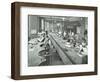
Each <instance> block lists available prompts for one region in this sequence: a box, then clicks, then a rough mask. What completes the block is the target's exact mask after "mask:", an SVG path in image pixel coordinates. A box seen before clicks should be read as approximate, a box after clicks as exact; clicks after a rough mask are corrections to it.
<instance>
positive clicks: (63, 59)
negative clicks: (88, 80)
mask: <svg viewBox="0 0 100 82" xmlns="http://www.w3.org/2000/svg"><path fill="white" fill-rule="evenodd" d="M11 6H12V7H11V9H12V10H11V11H12V13H11V20H12V21H11V25H12V26H11V31H12V33H11V37H12V40H11V41H12V42H11V44H12V46H11V47H12V49H11V51H12V53H11V77H12V78H13V79H16V80H20V79H36V78H54V77H68V76H83V75H96V74H97V7H91V6H75V5H60V4H59V5H58V4H43V3H25V2H14V3H12V4H11Z"/></svg>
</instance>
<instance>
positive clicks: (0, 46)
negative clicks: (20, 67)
mask: <svg viewBox="0 0 100 82" xmlns="http://www.w3.org/2000/svg"><path fill="white" fill-rule="evenodd" d="M12 1H15V0H0V82H10V81H11V82H15V80H12V79H10V70H11V68H10V66H11V40H10V39H11V2H12ZM16 1H25V2H28V1H30V2H38V3H52V4H68V5H88V6H98V8H99V13H98V15H99V16H98V22H100V0H16ZM99 26H100V25H99ZM99 26H98V33H99V34H98V35H100V29H99ZM98 42H100V38H98ZM98 47H99V48H100V43H98ZM99 48H98V49H99ZM98 55H99V56H98V59H99V58H100V50H99V52H98ZM98 62H100V60H99V61H98ZM99 69H100V63H99ZM99 79H100V71H99V75H97V76H96V75H93V76H79V77H63V78H52V79H51V78H50V79H36V80H29V82H33V81H34V82H52V81H54V82H55V81H58V82H66V81H67V82H80V81H81V82H89V81H92V82H99V81H100V80H99ZM23 82H27V80H23Z"/></svg>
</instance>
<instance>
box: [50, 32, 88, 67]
mask: <svg viewBox="0 0 100 82" xmlns="http://www.w3.org/2000/svg"><path fill="white" fill-rule="evenodd" d="M49 38H50V40H51V42H52V44H53V46H54V47H55V48H56V50H57V52H58V54H59V56H60V58H61V59H62V61H63V63H64V64H65V65H70V64H83V63H84V60H85V61H87V55H81V54H79V53H78V52H77V51H75V49H74V48H71V47H66V46H65V42H66V41H65V40H63V39H62V38H60V37H58V36H57V35H56V34H55V33H50V34H49Z"/></svg>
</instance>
